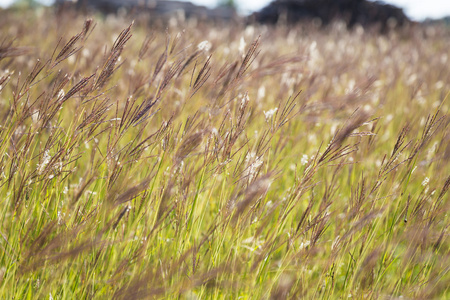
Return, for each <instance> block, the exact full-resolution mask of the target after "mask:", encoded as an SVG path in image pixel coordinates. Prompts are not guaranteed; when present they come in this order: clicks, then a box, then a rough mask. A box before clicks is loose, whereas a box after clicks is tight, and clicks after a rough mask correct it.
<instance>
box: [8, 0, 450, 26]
mask: <svg viewBox="0 0 450 300" xmlns="http://www.w3.org/2000/svg"><path fill="white" fill-rule="evenodd" d="M18 2H19V3H20V2H22V4H26V3H29V4H32V3H33V2H34V3H35V4H36V3H40V4H43V5H51V4H53V2H54V0H0V6H1V7H8V6H10V5H12V4H14V3H16V4H17V3H18ZM189 2H192V3H194V4H196V5H204V6H206V7H209V8H213V7H216V6H218V5H221V4H222V5H223V4H227V5H233V6H235V7H236V8H237V10H238V12H239V13H240V14H243V15H248V14H251V13H252V12H255V11H258V10H260V9H262V8H263V7H265V6H267V5H268V4H269V3H270V2H271V1H270V0H245V1H239V0H191V1H189ZM383 2H384V3H387V4H392V5H395V6H398V7H400V8H402V9H403V11H404V12H405V14H406V15H407V16H408V17H409V18H410V19H411V20H414V21H423V20H425V19H438V18H442V17H445V16H449V15H450V0H427V1H423V0H386V1H383Z"/></svg>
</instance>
